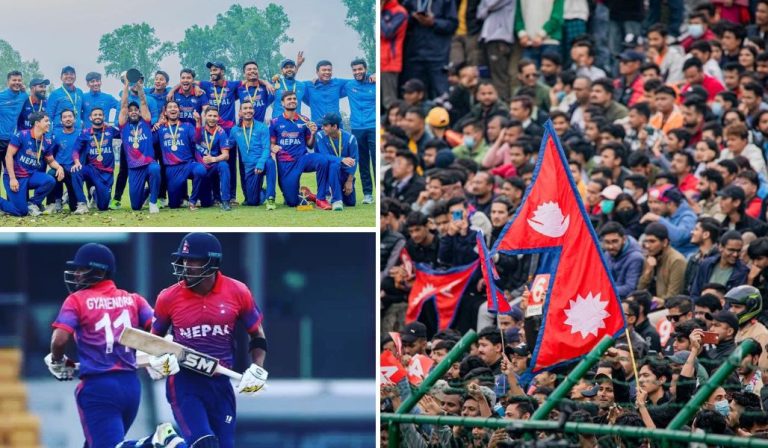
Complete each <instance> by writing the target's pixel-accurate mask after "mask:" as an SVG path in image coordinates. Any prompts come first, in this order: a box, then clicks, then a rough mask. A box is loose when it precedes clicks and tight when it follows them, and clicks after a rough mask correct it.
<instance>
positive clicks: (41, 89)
mask: <svg viewBox="0 0 768 448" xmlns="http://www.w3.org/2000/svg"><path fill="white" fill-rule="evenodd" d="M50 83H51V82H50V81H48V80H47V79H40V78H34V79H33V80H32V81H29V99H28V100H27V101H25V102H24V106H23V107H22V108H21V114H19V121H18V123H17V124H16V129H17V130H19V131H25V130H27V129H32V123H30V122H29V116H30V115H31V114H32V112H44V111H45V105H46V99H45V95H46V93H45V89H46V88H47V87H48V85H49V84H50Z"/></svg>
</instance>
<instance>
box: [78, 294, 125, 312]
mask: <svg viewBox="0 0 768 448" xmlns="http://www.w3.org/2000/svg"><path fill="white" fill-rule="evenodd" d="M133 305H134V301H133V297H131V296H120V297H91V298H89V299H86V301H85V306H86V307H88V309H89V310H113V309H115V308H125V307H129V306H133Z"/></svg>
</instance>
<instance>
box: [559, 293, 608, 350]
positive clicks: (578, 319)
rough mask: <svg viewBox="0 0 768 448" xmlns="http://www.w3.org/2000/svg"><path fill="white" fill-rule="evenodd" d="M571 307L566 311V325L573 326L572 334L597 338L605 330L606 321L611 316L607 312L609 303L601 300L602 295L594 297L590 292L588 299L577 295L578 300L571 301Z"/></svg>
mask: <svg viewBox="0 0 768 448" xmlns="http://www.w3.org/2000/svg"><path fill="white" fill-rule="evenodd" d="M569 305H570V308H568V309H567V310H565V315H566V316H568V318H567V319H566V320H565V323H566V325H570V326H571V334H573V333H581V337H582V338H584V339H586V338H587V335H589V334H591V335H593V336H597V331H598V330H599V329H601V328H605V319H606V318H607V317H609V316H610V314H609V313H608V312H607V311H606V310H605V308H606V307H607V306H608V302H603V301H601V300H600V293H598V294H596V295H594V296H593V295H592V293H591V292H590V293H589V294H587V297H582V296H581V294H577V295H576V300H570V301H569Z"/></svg>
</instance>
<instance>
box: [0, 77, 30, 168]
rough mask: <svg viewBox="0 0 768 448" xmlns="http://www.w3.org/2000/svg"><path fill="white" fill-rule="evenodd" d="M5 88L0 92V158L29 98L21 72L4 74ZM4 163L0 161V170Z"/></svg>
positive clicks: (2, 156)
mask: <svg viewBox="0 0 768 448" xmlns="http://www.w3.org/2000/svg"><path fill="white" fill-rule="evenodd" d="M6 85H7V86H8V88H7V89H3V91H2V92H0V160H1V161H4V160H5V153H6V151H7V150H8V144H9V142H10V141H11V137H12V136H13V134H14V133H15V132H16V125H17V124H18V120H19V114H20V113H21V108H22V107H24V103H26V102H27V101H28V100H29V94H28V93H27V92H25V91H24V81H23V78H22V76H21V72H20V71H18V70H11V71H10V72H8V75H7V76H6ZM3 165H5V164H4V163H0V172H2V171H3Z"/></svg>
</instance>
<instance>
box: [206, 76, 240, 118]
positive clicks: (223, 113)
mask: <svg viewBox="0 0 768 448" xmlns="http://www.w3.org/2000/svg"><path fill="white" fill-rule="evenodd" d="M240 84H241V82H240V81H226V83H225V85H223V86H222V85H214V84H213V83H212V82H210V81H200V88H201V89H203V90H205V93H206V94H207V95H208V103H209V104H210V105H211V106H216V107H217V108H218V109H219V126H221V127H223V128H224V129H230V128H231V127H232V126H234V125H235V101H237V88H238V87H240Z"/></svg>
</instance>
